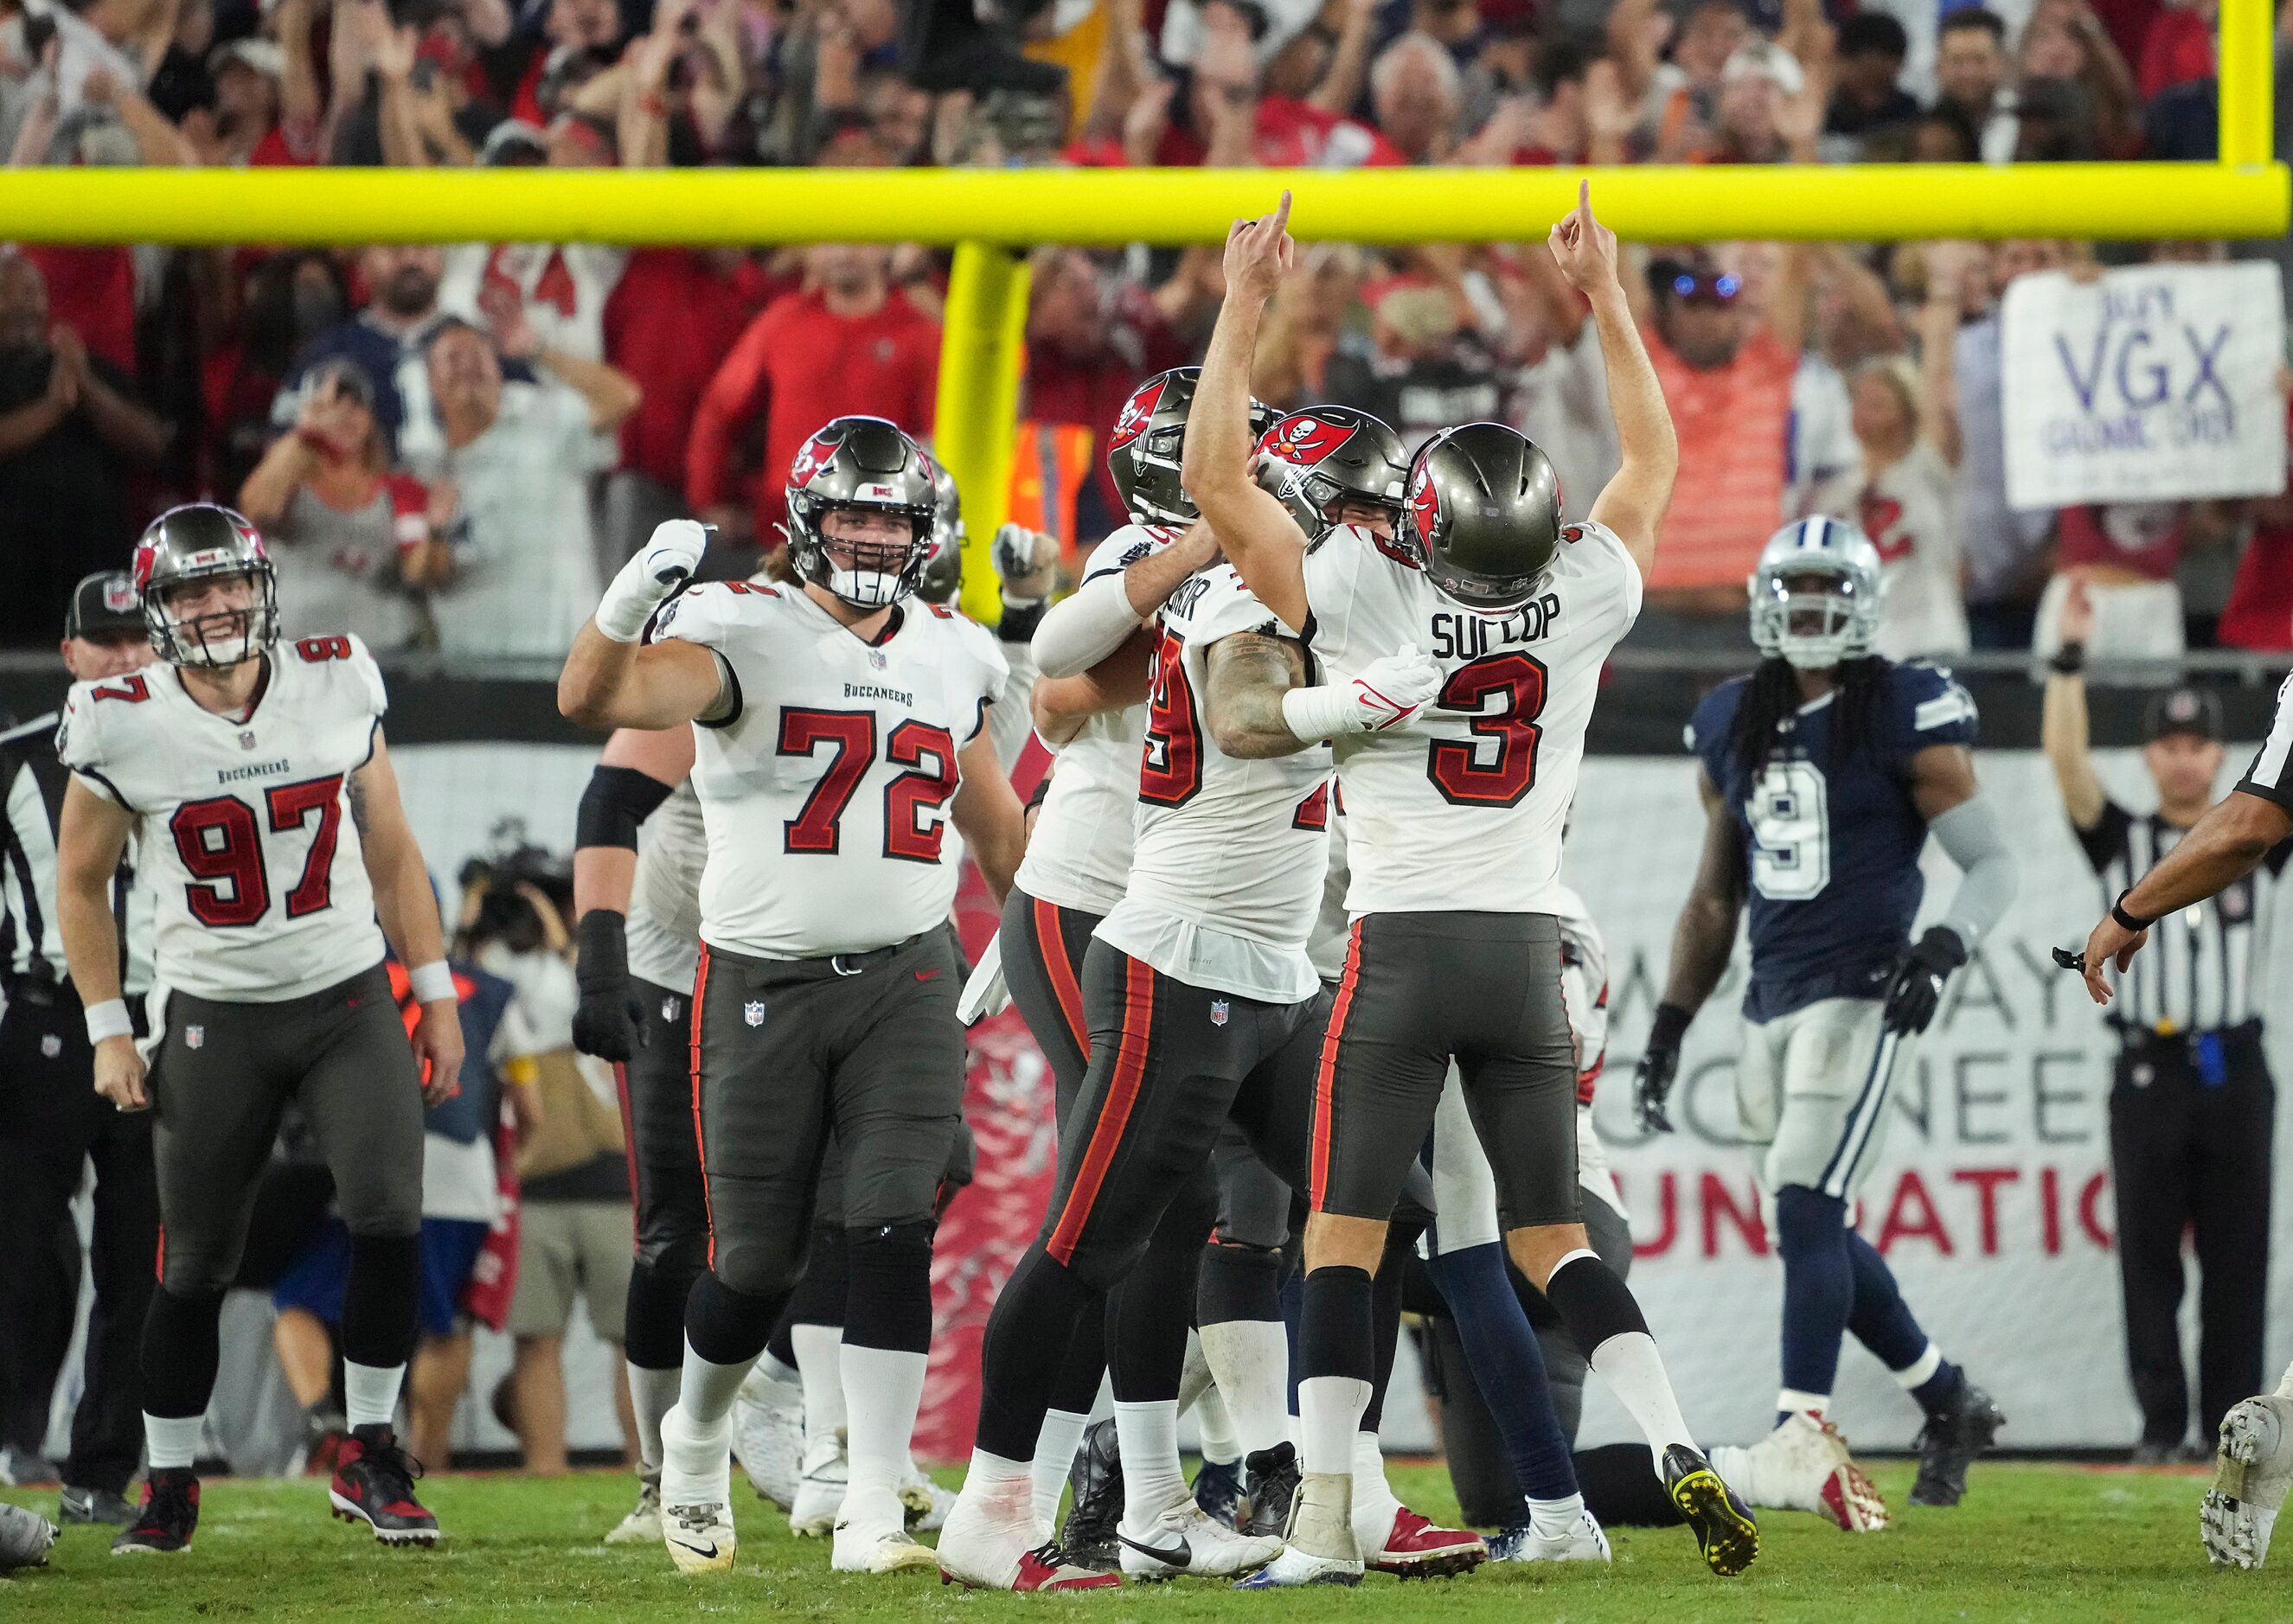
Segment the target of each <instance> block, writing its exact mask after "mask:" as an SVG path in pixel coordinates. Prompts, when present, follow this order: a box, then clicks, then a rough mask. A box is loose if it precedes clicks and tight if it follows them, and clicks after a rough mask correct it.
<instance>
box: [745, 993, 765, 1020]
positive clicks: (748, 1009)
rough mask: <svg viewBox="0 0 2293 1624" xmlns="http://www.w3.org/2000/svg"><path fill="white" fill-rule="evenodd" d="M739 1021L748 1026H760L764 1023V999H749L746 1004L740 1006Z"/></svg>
mask: <svg viewBox="0 0 2293 1624" xmlns="http://www.w3.org/2000/svg"><path fill="white" fill-rule="evenodd" d="M741 1020H743V1021H746V1022H748V1023H749V1025H750V1026H762V1025H763V1024H764V1023H765V1001H764V999H762V998H750V999H749V1001H748V1002H747V1003H745V1004H743V1005H741Z"/></svg>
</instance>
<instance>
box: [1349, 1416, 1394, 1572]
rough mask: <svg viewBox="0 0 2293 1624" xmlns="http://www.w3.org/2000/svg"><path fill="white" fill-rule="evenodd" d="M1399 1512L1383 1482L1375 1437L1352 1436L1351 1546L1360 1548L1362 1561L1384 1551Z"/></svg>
mask: <svg viewBox="0 0 2293 1624" xmlns="http://www.w3.org/2000/svg"><path fill="white" fill-rule="evenodd" d="M1400 1509H1401V1501H1400V1499H1398V1498H1397V1497H1396V1495H1395V1494H1394V1492H1393V1485H1392V1484H1391V1483H1387V1482H1386V1481H1385V1455H1384V1453H1383V1452H1382V1451H1381V1450H1379V1448H1378V1447H1377V1434H1375V1433H1372V1432H1357V1433H1356V1434H1354V1506H1353V1522H1354V1543H1355V1544H1357V1545H1358V1546H1360V1547H1361V1548H1362V1553H1363V1555H1364V1556H1365V1558H1366V1557H1368V1556H1371V1555H1375V1554H1376V1553H1377V1552H1379V1551H1381V1550H1383V1549H1384V1548H1385V1539H1386V1536H1387V1535H1388V1534H1390V1533H1391V1532H1392V1531H1393V1518H1394V1514H1395V1513H1397V1512H1398V1511H1399V1510H1400Z"/></svg>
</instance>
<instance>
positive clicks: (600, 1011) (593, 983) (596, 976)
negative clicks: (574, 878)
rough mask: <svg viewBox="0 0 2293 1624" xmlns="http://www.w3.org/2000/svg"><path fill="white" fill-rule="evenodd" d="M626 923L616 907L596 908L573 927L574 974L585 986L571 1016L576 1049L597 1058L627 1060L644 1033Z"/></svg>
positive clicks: (575, 978) (642, 1013)
mask: <svg viewBox="0 0 2293 1624" xmlns="http://www.w3.org/2000/svg"><path fill="white" fill-rule="evenodd" d="M624 924H625V921H624V919H623V917H622V916H621V915H620V914H619V913H616V912H614V911H613V910H612V909H608V908H593V909H590V910H589V911H588V912H587V913H586V914H583V915H582V916H581V923H580V924H579V925H575V926H574V927H573V941H574V944H575V945H576V946H577V947H578V948H579V949H580V957H579V958H577V959H576V960H575V961H574V965H573V976H574V980H575V981H577V982H579V983H580V988H581V1005H580V1007H579V1008H578V1009H576V1010H575V1011H574V1012H573V1046H574V1047H575V1048H577V1049H579V1050H580V1051H581V1053H583V1054H594V1055H596V1057H597V1058H598V1059H599V1060H612V1061H626V1060H628V1057H629V1056H630V1054H633V1053H634V1052H635V1051H636V1046H637V1044H638V1042H639V1041H640V1038H639V1036H638V1034H639V1033H641V1032H642V1031H643V1030H644V1028H643V1027H642V1026H640V1025H639V1024H638V1022H640V1021H641V1020H642V1019H643V1018H644V1006H642V1005H640V1004H639V1003H638V1002H637V999H636V990H635V989H634V988H632V987H631V986H630V985H629V950H628V942H627V941H625V940H624V939H623V937H622V934H621V932H622V928H623V925H624Z"/></svg>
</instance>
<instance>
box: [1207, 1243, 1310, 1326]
mask: <svg viewBox="0 0 2293 1624" xmlns="http://www.w3.org/2000/svg"><path fill="white" fill-rule="evenodd" d="M1287 1267H1288V1260H1287V1259H1285V1258H1284V1256H1282V1252H1281V1249H1280V1248H1275V1247H1262V1246H1245V1245H1244V1244H1243V1243H1241V1242H1240V1241H1235V1240H1213V1241H1211V1243H1210V1245H1209V1246H1207V1247H1205V1248H1203V1260H1202V1277H1201V1280H1200V1282H1199V1283H1198V1284H1197V1286H1196V1288H1195V1321H1196V1322H1197V1323H1199V1324H1203V1325H1224V1324H1227V1323H1228V1322H1229V1321H1236V1320H1279V1319H1281V1318H1282V1276H1283V1273H1284V1270H1285V1269H1286V1268H1287Z"/></svg>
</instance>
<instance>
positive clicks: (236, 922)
mask: <svg viewBox="0 0 2293 1624" xmlns="http://www.w3.org/2000/svg"><path fill="white" fill-rule="evenodd" d="M263 805H264V808H265V810H266V811H267V812H269V814H270V820H271V833H272V834H274V835H283V834H285V833H286V832H287V831H288V830H289V829H296V828H302V827H303V825H304V824H305V823H307V822H309V821H310V820H311V814H312V812H316V813H317V814H318V815H319V828H318V833H317V834H315V835H313V836H312V837H311V852H310V855H309V856H308V857H306V858H304V860H303V877H302V878H300V879H298V880H296V882H295V888H294V889H293V890H291V891H289V892H288V893H287V917H288V918H290V919H300V918H302V917H304V915H306V914H314V913H317V912H319V911H320V909H323V908H326V907H327V906H328V904H329V903H330V902H331V901H332V900H333V898H332V895H331V892H330V887H331V886H332V885H333V882H334V875H335V838H336V832H337V831H338V830H339V829H340V828H341V827H342V816H343V776H342V774H341V773H339V772H337V773H334V774H331V775H329V776H328V777H326V778H314V779H308V780H304V782H302V783H300V784H275V785H273V786H271V788H270V789H268V790H266V791H265V792H264V793H263ZM167 830H168V832H169V833H170V834H172V835H173V836H174V837H175V855H176V856H178V857H180V858H181V859H182V863H183V867H184V869H186V870H188V871H189V872H190V874H192V875H193V876H195V877H196V878H195V879H194V881H193V883H191V884H190V885H186V886H184V887H183V891H184V893H185V895H186V897H187V898H188V899H189V901H190V909H191V917H192V918H194V919H197V920H198V921H199V923H200V924H201V925H209V926H212V927H214V928H215V929H218V930H231V929H236V928H238V927H240V926H243V925H253V924H254V923H255V921H256V920H258V919H260V918H262V917H263V915H265V914H267V913H269V912H270V911H271V874H270V869H269V866H268V865H267V864H266V863H265V862H264V860H263V838H262V836H261V835H260V834H259V833H258V832H257V831H256V828H255V809H254V808H253V807H251V806H249V805H248V804H247V803H246V802H244V801H242V800H240V799H239V797H238V796H227V795H224V796H215V798H214V799H213V800H208V801H186V802H184V803H183V804H182V805H181V806H178V807H177V808H175V815H174V817H172V818H170V819H168V820H167Z"/></svg>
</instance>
